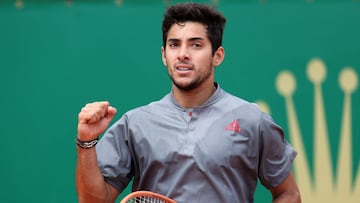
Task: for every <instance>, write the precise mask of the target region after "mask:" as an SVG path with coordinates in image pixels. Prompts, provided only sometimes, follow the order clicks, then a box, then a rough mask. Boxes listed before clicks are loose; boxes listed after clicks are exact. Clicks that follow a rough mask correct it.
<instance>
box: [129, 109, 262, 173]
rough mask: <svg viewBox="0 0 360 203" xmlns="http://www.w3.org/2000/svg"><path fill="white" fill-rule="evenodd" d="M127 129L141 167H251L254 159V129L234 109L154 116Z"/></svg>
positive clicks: (255, 150) (256, 149) (255, 143)
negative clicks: (229, 110) (232, 110)
mask: <svg viewBox="0 0 360 203" xmlns="http://www.w3.org/2000/svg"><path fill="white" fill-rule="evenodd" d="M129 131H130V133H129V136H130V137H129V140H130V145H131V146H132V150H133V154H134V159H135V161H136V162H137V165H138V167H140V168H148V167H151V166H152V165H156V166H159V165H167V166H168V165H175V166H176V165H178V166H183V165H186V164H188V165H189V164H193V165H196V166H197V167H198V168H202V169H204V170H209V169H210V170H211V169H212V168H218V167H233V168H236V167H244V166H245V165H247V166H246V167H253V166H252V165H254V164H255V163H254V162H256V159H257V151H258V146H257V140H256V139H255V138H256V129H252V127H251V125H250V126H249V124H248V121H247V120H246V118H241V117H239V116H238V115H237V114H236V113H234V112H227V113H223V114H221V113H216V112H211V111H210V112H209V111H188V112H187V111H184V112H181V113H176V114H168V115H153V116H151V117H147V118H145V117H144V118H143V119H140V121H138V122H136V123H134V124H131V125H130V129H129ZM159 163H161V164H159Z"/></svg>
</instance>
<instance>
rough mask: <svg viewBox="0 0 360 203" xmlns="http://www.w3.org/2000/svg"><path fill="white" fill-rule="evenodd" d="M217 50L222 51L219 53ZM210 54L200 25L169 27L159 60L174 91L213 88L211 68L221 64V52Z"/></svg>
mask: <svg viewBox="0 0 360 203" xmlns="http://www.w3.org/2000/svg"><path fill="white" fill-rule="evenodd" d="M219 49H221V50H220V51H219ZM219 49H218V50H217V51H216V53H215V54H214V55H213V54H212V47H211V42H210V40H209V38H208V37H207V34H206V28H205V26H204V25H203V24H201V23H196V22H185V23H181V24H174V25H172V26H171V27H170V30H169V32H168V36H167V39H166V48H165V49H164V47H163V48H162V59H163V62H164V64H165V66H166V67H167V69H168V74H169V76H170V78H171V80H172V81H173V84H174V86H175V87H177V88H179V89H180V90H193V89H195V88H198V87H199V86H204V87H205V86H207V85H213V82H214V67H215V66H217V65H219V64H220V63H221V61H222V57H223V55H222V56H221V57H220V58H221V60H220V61H219V60H217V59H218V58H219V53H218V52H221V53H220V55H221V54H223V49H222V48H219Z"/></svg>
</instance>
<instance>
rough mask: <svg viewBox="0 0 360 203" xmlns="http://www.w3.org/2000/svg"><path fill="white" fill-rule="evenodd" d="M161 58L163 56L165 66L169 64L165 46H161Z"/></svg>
mask: <svg viewBox="0 0 360 203" xmlns="http://www.w3.org/2000/svg"><path fill="white" fill-rule="evenodd" d="M161 58H162V61H163V64H164V65H165V66H167V63H166V55H165V49H164V47H161Z"/></svg>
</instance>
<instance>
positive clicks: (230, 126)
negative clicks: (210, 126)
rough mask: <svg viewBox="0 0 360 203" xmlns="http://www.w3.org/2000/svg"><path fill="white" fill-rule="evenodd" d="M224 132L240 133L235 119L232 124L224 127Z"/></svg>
mask: <svg viewBox="0 0 360 203" xmlns="http://www.w3.org/2000/svg"><path fill="white" fill-rule="evenodd" d="M225 130H229V131H234V132H236V133H240V131H241V129H240V126H239V122H238V120H237V119H235V120H234V121H233V122H231V123H230V124H229V125H227V126H226V127H225Z"/></svg>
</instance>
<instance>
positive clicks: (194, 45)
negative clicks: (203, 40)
mask: <svg viewBox="0 0 360 203" xmlns="http://www.w3.org/2000/svg"><path fill="white" fill-rule="evenodd" d="M191 46H192V47H194V48H201V47H202V45H201V44H200V43H193V44H192V45H191Z"/></svg>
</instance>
